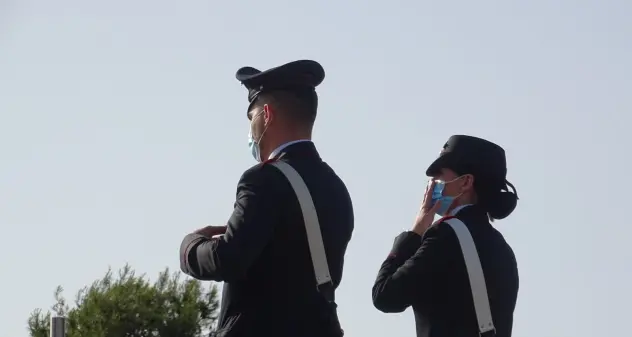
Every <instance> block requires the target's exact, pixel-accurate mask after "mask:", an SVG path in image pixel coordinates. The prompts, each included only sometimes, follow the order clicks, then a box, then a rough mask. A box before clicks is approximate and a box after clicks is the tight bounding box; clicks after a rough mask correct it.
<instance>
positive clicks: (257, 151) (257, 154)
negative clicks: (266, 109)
mask: <svg viewBox="0 0 632 337" xmlns="http://www.w3.org/2000/svg"><path fill="white" fill-rule="evenodd" d="M262 114H263V110H261V112H259V113H257V114H256V115H254V116H253V117H252V120H251V121H250V131H249V132H248V147H249V148H250V153H251V154H252V157H253V158H255V160H256V161H258V162H261V148H260V147H259V143H260V142H261V139H262V138H263V135H264V134H265V133H266V131H267V130H268V126H269V124H268V125H266V126H265V128H264V129H263V132H262V133H261V136H260V137H259V140H255V139H254V137H253V136H252V123H254V121H255V120H256V119H257V118H259V116H261V115H262Z"/></svg>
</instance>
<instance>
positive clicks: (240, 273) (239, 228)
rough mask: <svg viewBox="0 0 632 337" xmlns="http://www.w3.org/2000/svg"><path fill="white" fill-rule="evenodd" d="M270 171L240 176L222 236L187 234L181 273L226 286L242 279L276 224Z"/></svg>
mask: <svg viewBox="0 0 632 337" xmlns="http://www.w3.org/2000/svg"><path fill="white" fill-rule="evenodd" d="M272 170H275V169H274V168H271V167H269V166H261V165H259V166H255V167H254V168H252V169H250V170H248V171H246V173H244V174H243V175H242V177H241V179H240V180H239V184H238V185H237V200H236V202H235V205H234V209H233V213H232V215H231V216H230V219H229V220H228V224H227V229H226V233H225V234H224V235H222V236H220V237H219V238H213V239H209V238H205V237H203V236H201V235H198V234H189V235H187V236H186V237H185V238H184V240H183V241H182V245H181V247H180V250H181V252H180V256H181V269H182V271H183V272H184V273H186V274H188V275H190V276H192V277H194V278H196V279H200V280H213V281H228V282H230V281H236V280H240V279H243V278H244V276H245V275H246V272H247V271H248V269H249V268H250V266H251V265H252V264H253V262H254V261H255V260H256V259H257V258H258V257H259V255H260V253H261V251H262V250H263V249H264V248H265V246H266V245H267V244H268V242H269V241H270V239H271V237H272V234H273V232H274V226H275V224H276V223H277V222H278V214H279V213H278V211H279V208H278V207H276V206H277V205H278V192H276V191H275V189H274V186H275V180H276V181H278V176H279V174H278V173H276V172H272ZM276 185H278V184H276ZM277 188H278V186H277Z"/></svg>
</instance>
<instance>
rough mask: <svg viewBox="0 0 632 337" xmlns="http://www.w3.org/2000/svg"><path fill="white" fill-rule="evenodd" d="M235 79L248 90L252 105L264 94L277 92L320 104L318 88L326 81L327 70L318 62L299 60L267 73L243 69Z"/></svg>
mask: <svg viewBox="0 0 632 337" xmlns="http://www.w3.org/2000/svg"><path fill="white" fill-rule="evenodd" d="M235 77H236V78H237V80H238V81H239V82H241V84H243V85H244V86H245V87H246V89H248V103H250V104H252V103H253V102H254V101H255V100H256V99H257V97H259V95H261V94H262V93H265V92H270V91H277V90H286V91H290V92H292V93H295V94H296V95H297V96H298V97H299V98H301V99H307V100H310V101H311V103H313V104H318V98H317V95H316V87H317V86H318V85H319V84H320V83H322V81H323V80H324V79H325V69H323V67H322V66H321V65H320V64H319V63H318V62H316V61H311V60H299V61H294V62H290V63H286V64H284V65H282V66H279V67H275V68H271V69H268V70H265V71H260V70H258V69H255V68H253V67H242V68H240V69H239V70H237V74H235Z"/></svg>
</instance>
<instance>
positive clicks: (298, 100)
mask: <svg viewBox="0 0 632 337" xmlns="http://www.w3.org/2000/svg"><path fill="white" fill-rule="evenodd" d="M264 104H269V105H272V106H273V107H274V108H276V109H277V110H278V111H279V112H280V113H282V114H285V116H287V117H288V118H289V119H292V120H294V121H296V122H298V123H300V124H304V125H306V126H312V125H313V124H314V122H315V120H316V113H317V110H318V95H317V94H316V92H315V91H311V92H294V91H287V90H277V91H271V92H266V93H263V94H261V95H260V96H259V97H258V98H257V100H256V101H255V102H254V104H253V107H255V106H257V107H262V106H263V105H264Z"/></svg>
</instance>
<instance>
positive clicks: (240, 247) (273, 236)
mask: <svg viewBox="0 0 632 337" xmlns="http://www.w3.org/2000/svg"><path fill="white" fill-rule="evenodd" d="M277 158H279V159H278V160H282V161H285V162H287V163H289V164H290V165H291V166H292V167H294V169H295V170H296V171H297V172H298V173H299V174H300V175H301V177H302V178H303V180H304V181H305V184H306V185H307V187H308V189H309V191H310V193H311V195H312V199H313V201H314V205H315V207H316V211H317V214H318V219H319V222H320V227H321V232H322V237H323V242H324V246H325V251H326V254H327V261H328V263H329V269H330V273H331V277H332V280H333V287H334V289H335V288H336V287H338V285H339V284H340V280H341V278H342V269H343V261H344V255H345V251H346V249H347V244H348V243H349V240H350V239H351V234H352V231H353V226H354V216H353V207H352V203H351V198H350V196H349V192H348V191H347V188H346V186H345V184H344V183H343V181H342V180H341V179H340V178H339V177H338V176H337V175H336V173H335V172H334V170H333V169H332V168H331V167H329V165H327V164H326V163H325V162H323V161H322V160H321V158H320V156H319V154H318V152H317V151H316V148H315V146H314V144H313V143H312V142H301V143H296V144H293V145H290V146H288V147H287V148H286V149H285V150H282V152H281V153H280V155H278V156H277ZM180 256H181V264H180V265H181V269H182V271H183V272H185V273H186V274H189V275H191V276H193V277H194V278H196V279H201V280H213V281H224V289H223V296H222V301H221V310H220V315H219V322H218V328H217V331H216V332H215V334H214V335H215V336H221V337H250V336H257V337H260V336H275V337H285V336H287V337H311V336H314V337H315V336H324V337H327V336H339V335H340V333H341V332H340V325H339V324H338V318H337V314H336V305H335V303H330V302H329V301H327V300H326V299H325V296H323V294H322V293H321V292H319V291H318V290H317V288H316V279H315V275H314V269H313V264H312V260H311V257H310V252H309V246H308V243H307V237H306V234H305V225H304V222H303V214H302V212H301V208H300V206H299V203H298V199H297V197H296V194H295V193H294V190H293V189H292V186H291V185H290V183H289V182H288V180H287V178H286V177H285V176H284V175H283V174H282V173H281V172H280V171H279V170H278V169H277V168H276V167H273V166H272V165H270V164H269V162H264V163H262V164H258V165H256V166H254V167H252V168H250V169H249V170H247V171H246V172H245V173H244V174H243V175H242V177H241V179H240V180H239V183H238V185H237V201H236V202H235V207H234V211H233V213H232V216H231V217H230V219H229V220H228V229H227V231H226V234H225V235H223V236H222V237H221V238H220V239H211V240H209V239H207V238H204V237H202V236H201V235H198V234H189V235H188V236H186V237H185V238H184V240H183V241H182V245H181V248H180Z"/></svg>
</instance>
